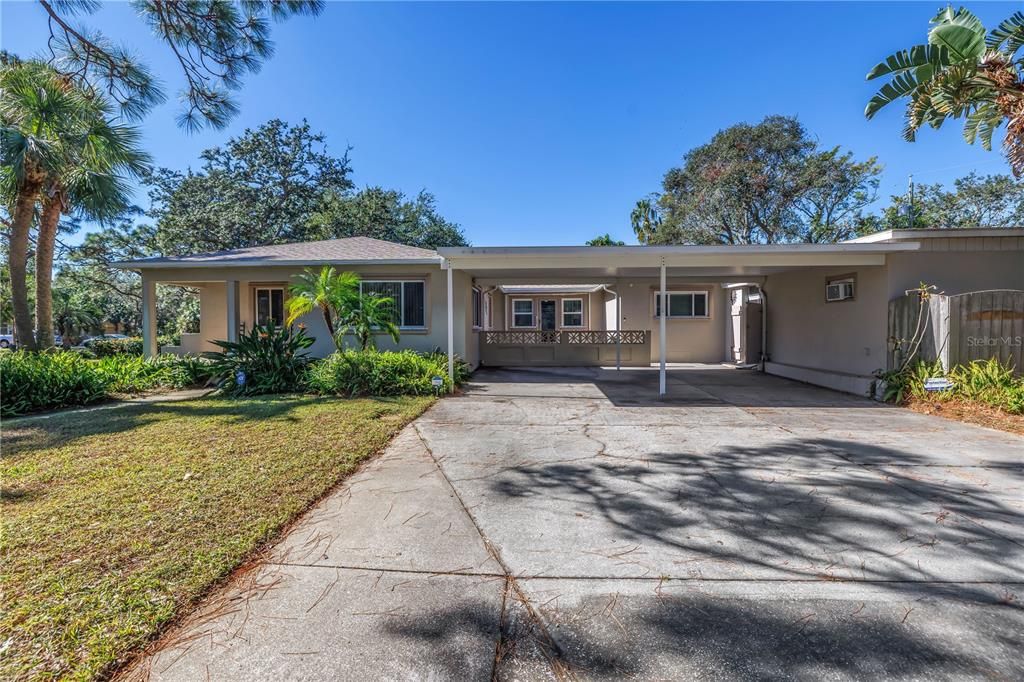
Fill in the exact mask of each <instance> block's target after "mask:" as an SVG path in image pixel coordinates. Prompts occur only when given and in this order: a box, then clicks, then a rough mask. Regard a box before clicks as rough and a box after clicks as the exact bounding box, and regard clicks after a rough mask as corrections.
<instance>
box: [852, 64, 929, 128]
mask: <svg viewBox="0 0 1024 682" xmlns="http://www.w3.org/2000/svg"><path fill="white" fill-rule="evenodd" d="M920 85H921V84H920V83H919V82H918V80H917V78H916V77H915V76H914V75H913V74H912V73H909V72H904V73H901V74H898V75H896V76H895V77H894V78H893V79H892V80H891V81H889V82H888V83H886V84H885V85H883V86H882V87H881V88H880V89H879V90H878V92H876V93H875V96H874V97H872V98H871V100H870V101H869V102H868V105H867V106H866V107H865V108H864V115H865V116H866V117H867V118H872V117H873V116H874V115H875V114H877V113H878V111H879V110H880V109H881V108H882V107H884V106H885V105H887V104H891V103H892V102H895V101H896V100H898V99H900V98H901V97H906V96H907V95H910V94H912V93H913V92H914V91H915V90H916V89H917V88H918V87H919V86H920Z"/></svg>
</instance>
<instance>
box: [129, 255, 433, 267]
mask: <svg viewBox="0 0 1024 682" xmlns="http://www.w3.org/2000/svg"><path fill="white" fill-rule="evenodd" d="M440 264H441V257H440V256H433V257H430V258H374V259H365V258H364V259H359V260H351V259H349V260H344V259H343V260H338V259H333V260H332V259H317V260H308V259H304V260H272V261H268V260H251V259H246V260H223V261H222V260H204V261H181V260H165V261H151V260H136V261H120V262H118V263H111V267H113V268H118V269H120V270H155V269H167V268H173V269H181V268H243V267H246V268H252V267H308V266H312V265H440Z"/></svg>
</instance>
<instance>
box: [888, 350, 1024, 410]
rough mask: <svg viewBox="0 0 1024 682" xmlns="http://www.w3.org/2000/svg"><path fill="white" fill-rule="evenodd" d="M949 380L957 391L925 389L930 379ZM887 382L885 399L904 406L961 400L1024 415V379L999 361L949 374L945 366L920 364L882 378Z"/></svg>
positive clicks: (975, 364)
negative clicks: (940, 378) (921, 402)
mask: <svg viewBox="0 0 1024 682" xmlns="http://www.w3.org/2000/svg"><path fill="white" fill-rule="evenodd" d="M937 377H946V378H948V379H949V380H950V381H951V382H953V387H952V388H950V389H949V390H946V391H935V392H929V391H926V390H925V388H924V382H925V380H926V379H930V378H937ZM879 378H881V379H882V380H884V381H885V382H886V390H885V394H884V396H883V397H884V399H885V400H888V401H891V402H895V403H904V402H906V401H907V400H908V399H910V398H916V399H918V400H925V399H928V400H949V399H960V400H970V401H976V402H982V403H985V404H987V405H991V406H992V407H996V408H998V409H1001V410H1003V411H1005V412H1009V413H1010V414H1024V378H1021V377H1017V376H1014V373H1013V368H1012V367H1011V366H1010V365H1009V364H1006V365H1004V364H1002V363H1000V362H999V361H998V360H996V359H995V358H990V359H988V360H976V361H974V362H972V363H970V364H968V365H960V366H957V367H953V368H952V369H951V370H950V371H949V372H946V371H945V369H944V368H943V367H942V363H941V362H938V361H935V362H917V363H914V364H913V365H910V366H909V367H907V368H906V369H904V370H902V371H895V372H886V373H884V374H881V375H879Z"/></svg>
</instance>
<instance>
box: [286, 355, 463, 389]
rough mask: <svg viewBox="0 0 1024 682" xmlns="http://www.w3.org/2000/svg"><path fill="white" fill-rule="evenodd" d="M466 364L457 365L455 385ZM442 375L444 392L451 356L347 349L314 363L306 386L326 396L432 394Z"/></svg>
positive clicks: (309, 371) (447, 382)
mask: <svg viewBox="0 0 1024 682" xmlns="http://www.w3.org/2000/svg"><path fill="white" fill-rule="evenodd" d="M468 373H469V372H468V368H467V367H466V365H465V363H463V362H461V361H460V362H459V363H458V364H457V365H456V376H455V382H456V384H459V383H462V382H463V381H464V380H465V378H466V376H467V375H468ZM434 377H441V379H442V382H443V384H442V386H441V389H440V390H442V391H447V390H448V389H449V388H451V383H450V382H449V380H448V358H447V357H446V356H445V355H443V354H441V353H417V352H415V351H412V350H403V351H376V350H365V351H357V350H345V351H338V352H336V353H334V354H332V355H330V356H329V357H327V358H325V359H324V360H321V361H319V362H316V363H314V364H312V365H311V366H310V368H309V370H308V373H307V378H306V381H307V387H308V389H309V390H310V391H312V392H314V393H320V394H323V395H343V396H361V395H430V394H432V393H436V392H438V390H439V389H437V388H435V387H434V385H433V383H432V380H433V378H434Z"/></svg>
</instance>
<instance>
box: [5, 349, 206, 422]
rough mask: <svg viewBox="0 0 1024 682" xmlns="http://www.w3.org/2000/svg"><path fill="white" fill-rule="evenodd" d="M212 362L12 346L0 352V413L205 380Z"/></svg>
mask: <svg viewBox="0 0 1024 682" xmlns="http://www.w3.org/2000/svg"><path fill="white" fill-rule="evenodd" d="M211 369H212V365H211V363H209V362H207V361H205V360H202V359H200V358H196V357H191V356H184V357H177V356H173V355H161V356H158V357H156V358H153V359H151V360H144V359H143V358H142V357H140V356H131V355H112V356H108V357H105V358H101V359H98V360H91V359H89V358H86V357H84V356H83V355H82V354H80V353H75V352H69V351H59V350H58V351H46V352H42V353H33V352H29V351H14V352H9V353H3V354H0V415H2V416H4V417H10V416H14V415H18V414H25V413H27V412H35V411H38V410H52V409H56V408H59V407H71V406H81V405H89V404H91V403H95V402H98V401H100V400H105V399H107V398H110V397H112V396H113V395H115V394H125V393H128V394H130V393H140V392H142V391H149V390H153V389H155V388H185V387H188V386H197V385H202V384H204V383H206V382H207V381H208V380H209V378H210V376H211Z"/></svg>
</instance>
